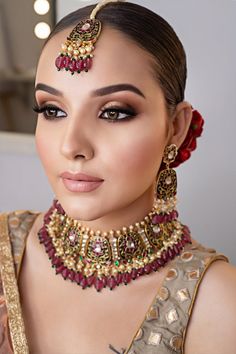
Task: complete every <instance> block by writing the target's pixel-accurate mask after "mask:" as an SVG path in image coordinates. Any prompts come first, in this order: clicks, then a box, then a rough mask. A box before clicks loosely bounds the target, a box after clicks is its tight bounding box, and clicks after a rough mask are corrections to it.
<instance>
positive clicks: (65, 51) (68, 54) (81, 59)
mask: <svg viewBox="0 0 236 354" xmlns="http://www.w3.org/2000/svg"><path fill="white" fill-rule="evenodd" d="M122 1H125V0H103V1H100V2H99V3H98V4H97V6H96V7H95V8H94V10H93V11H92V13H91V15H90V17H89V18H88V19H85V20H81V21H80V22H79V23H78V24H77V25H76V26H75V27H74V28H73V30H72V31H71V33H70V34H69V36H68V37H67V39H66V42H65V43H64V44H62V46H61V52H60V53H59V56H58V57H57V58H56V61H55V65H56V67H57V69H58V70H61V69H65V70H66V71H70V72H71V74H72V75H73V74H74V73H75V72H77V73H78V74H79V73H80V72H81V71H86V72H87V71H88V70H89V69H91V67H92V58H93V51H94V49H95V47H94V45H95V43H96V41H97V39H98V37H99V35H100V33H101V29H102V24H101V22H100V21H99V20H98V19H96V18H95V16H96V14H97V13H98V11H100V10H101V9H102V8H103V7H104V6H105V5H106V4H108V3H112V2H122Z"/></svg>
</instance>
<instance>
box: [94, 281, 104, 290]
mask: <svg viewBox="0 0 236 354" xmlns="http://www.w3.org/2000/svg"><path fill="white" fill-rule="evenodd" d="M94 286H95V288H96V290H97V291H101V290H102V289H103V288H104V283H103V280H102V279H99V278H96V279H95V282H94Z"/></svg>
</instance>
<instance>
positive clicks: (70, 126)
mask: <svg viewBox="0 0 236 354" xmlns="http://www.w3.org/2000/svg"><path fill="white" fill-rule="evenodd" d="M92 135H94V134H93V132H92V127H91V126H90V125H89V122H87V123H86V122H85V121H84V120H83V122H82V121H81V120H79V119H76V118H75V117H67V124H66V126H64V130H63V132H62V138H61V147H60V150H61V154H62V155H63V156H65V157H66V158H67V159H69V160H74V159H78V158H83V159H85V160H90V159H91V158H92V157H93V156H94V146H93V138H94V136H93V138H92Z"/></svg>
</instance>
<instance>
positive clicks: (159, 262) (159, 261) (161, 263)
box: [156, 258, 165, 267]
mask: <svg viewBox="0 0 236 354" xmlns="http://www.w3.org/2000/svg"><path fill="white" fill-rule="evenodd" d="M156 261H157V264H158V265H159V266H160V267H162V266H163V265H164V264H165V261H164V260H163V259H162V258H158V259H157V260H156Z"/></svg>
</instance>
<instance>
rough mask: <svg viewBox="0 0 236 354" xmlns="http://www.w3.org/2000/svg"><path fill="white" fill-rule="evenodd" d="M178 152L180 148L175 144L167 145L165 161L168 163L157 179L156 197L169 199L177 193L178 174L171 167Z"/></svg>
mask: <svg viewBox="0 0 236 354" xmlns="http://www.w3.org/2000/svg"><path fill="white" fill-rule="evenodd" d="M177 154H178V148H177V146H176V145H175V144H171V145H168V146H166V148H165V151H164V156H163V162H164V163H165V164H166V166H165V169H164V170H162V171H161V172H160V174H159V176H158V179H157V185H156V198H157V199H163V200H168V199H170V198H173V197H174V196H175V195H176V193H177V175H176V172H175V170H173V169H172V168H170V164H171V163H172V162H174V161H175V158H176V156H177Z"/></svg>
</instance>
